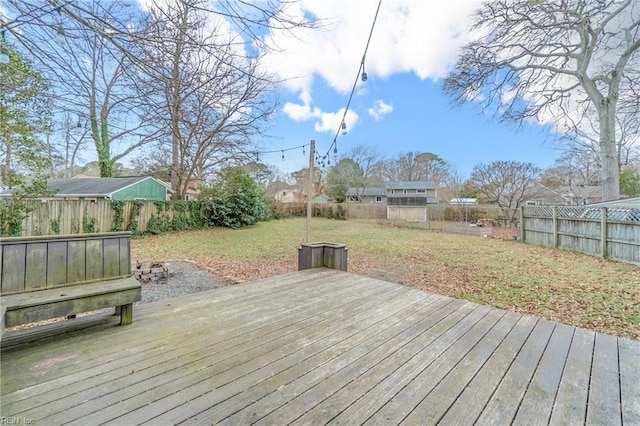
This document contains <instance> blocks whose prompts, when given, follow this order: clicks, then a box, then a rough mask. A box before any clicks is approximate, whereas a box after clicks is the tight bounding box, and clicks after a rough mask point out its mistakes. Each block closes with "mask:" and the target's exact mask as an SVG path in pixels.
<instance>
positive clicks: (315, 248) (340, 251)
mask: <svg viewBox="0 0 640 426" xmlns="http://www.w3.org/2000/svg"><path fill="white" fill-rule="evenodd" d="M322 267H326V268H331V269H338V270H340V271H346V270H347V246H346V245H344V244H335V243H327V242H318V243H304V244H302V245H301V246H300V247H298V271H302V270H304V269H311V268H322Z"/></svg>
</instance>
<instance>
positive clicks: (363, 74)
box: [360, 56, 367, 83]
mask: <svg viewBox="0 0 640 426" xmlns="http://www.w3.org/2000/svg"><path fill="white" fill-rule="evenodd" d="M360 77H361V78H362V82H363V83H364V82H365V81H367V73H366V71H365V70H364V56H363V57H362V75H361V76H360Z"/></svg>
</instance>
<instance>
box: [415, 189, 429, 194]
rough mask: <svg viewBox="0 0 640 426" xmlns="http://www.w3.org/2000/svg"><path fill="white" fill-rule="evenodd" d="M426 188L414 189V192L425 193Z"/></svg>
mask: <svg viewBox="0 0 640 426" xmlns="http://www.w3.org/2000/svg"><path fill="white" fill-rule="evenodd" d="M426 193H427V190H426V189H416V194H426Z"/></svg>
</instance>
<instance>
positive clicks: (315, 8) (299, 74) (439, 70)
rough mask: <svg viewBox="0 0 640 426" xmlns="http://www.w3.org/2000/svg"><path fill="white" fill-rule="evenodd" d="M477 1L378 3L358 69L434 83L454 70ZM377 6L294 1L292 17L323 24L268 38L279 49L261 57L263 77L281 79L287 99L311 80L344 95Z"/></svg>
mask: <svg viewBox="0 0 640 426" xmlns="http://www.w3.org/2000/svg"><path fill="white" fill-rule="evenodd" d="M479 3H480V0H449V1H447V2H446V3H442V2H433V1H415V0H395V1H389V2H382V6H381V8H380V12H379V15H378V20H377V23H376V27H375V29H374V32H373V35H372V37H371V43H370V46H369V51H368V53H367V56H366V60H365V69H366V71H367V74H368V76H369V78H370V79H372V78H386V77H389V76H390V75H392V74H395V73H403V72H409V73H414V74H416V75H417V76H419V77H420V78H421V79H427V78H432V79H439V78H442V77H444V76H445V75H446V73H447V71H448V69H449V67H450V66H452V64H453V63H454V61H455V59H456V55H457V54H458V49H459V47H460V46H462V45H464V44H465V43H466V42H468V41H469V40H470V36H469V35H468V32H467V28H468V27H469V25H470V23H471V16H470V15H471V12H472V11H473V10H474V9H475V8H476V7H477V6H478V4H479ZM376 6H377V2H371V1H366V2H365V1H364V0H359V1H349V2H345V1H343V0H301V2H300V3H298V4H297V9H296V10H295V11H294V10H289V13H296V14H297V15H298V17H302V16H305V14H306V15H307V16H308V15H309V14H312V15H314V16H317V17H318V18H320V19H323V20H324V22H325V23H326V28H325V29H324V30H308V31H305V32H304V33H303V34H298V35H297V37H294V36H292V35H291V34H290V33H288V32H275V33H270V34H269V35H268V36H267V37H266V41H267V42H268V43H269V44H272V45H276V46H278V47H279V49H278V51H274V52H271V53H269V54H268V55H267V57H266V61H267V63H268V64H269V68H270V70H272V71H274V72H276V73H277V74H278V75H280V76H281V77H283V78H284V79H286V83H285V85H286V86H287V87H288V88H289V89H290V90H292V91H294V92H300V91H305V90H306V91H308V90H310V88H311V85H312V84H313V81H314V78H315V77H316V76H317V77H320V78H322V79H323V80H325V81H326V82H327V84H328V85H329V86H330V87H332V88H334V89H336V90H338V91H340V92H342V93H346V92H348V91H349V90H350V89H351V87H352V84H353V78H354V76H355V75H356V73H357V71H358V69H359V66H360V62H361V59H362V54H363V52H364V48H365V45H366V43H367V37H368V36H369V31H370V29H371V23H372V21H373V17H374V14H375V10H376Z"/></svg>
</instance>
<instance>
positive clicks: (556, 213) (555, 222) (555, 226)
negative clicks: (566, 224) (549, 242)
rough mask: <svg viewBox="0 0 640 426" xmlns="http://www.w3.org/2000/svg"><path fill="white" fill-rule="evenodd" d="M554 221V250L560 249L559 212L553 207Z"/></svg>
mask: <svg viewBox="0 0 640 426" xmlns="http://www.w3.org/2000/svg"><path fill="white" fill-rule="evenodd" d="M552 209H553V210H552V211H553V214H552V219H553V247H554V248H558V211H557V210H556V209H557V207H556V206H553V207H552Z"/></svg>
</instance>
